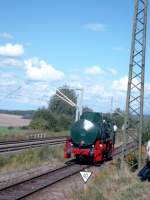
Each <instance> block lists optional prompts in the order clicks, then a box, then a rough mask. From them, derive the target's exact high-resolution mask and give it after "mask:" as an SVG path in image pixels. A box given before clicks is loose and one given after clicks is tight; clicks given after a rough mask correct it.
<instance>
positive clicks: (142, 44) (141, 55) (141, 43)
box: [123, 0, 148, 167]
mask: <svg viewBox="0 0 150 200" xmlns="http://www.w3.org/2000/svg"><path fill="white" fill-rule="evenodd" d="M134 2H135V3H134V19H133V32H132V43H131V54H130V64H129V77H128V88H127V98H126V110H125V111H126V112H125V120H124V127H125V128H124V134H123V135H124V143H123V156H124V154H125V148H126V144H127V142H128V140H129V137H130V138H131V137H132V138H133V139H134V140H136V141H137V142H138V145H139V157H138V166H139V167H140V166H141V145H142V129H143V102H144V72H145V50H146V30H147V7H148V0H134ZM133 126H134V128H136V133H135V134H130V128H133Z"/></svg>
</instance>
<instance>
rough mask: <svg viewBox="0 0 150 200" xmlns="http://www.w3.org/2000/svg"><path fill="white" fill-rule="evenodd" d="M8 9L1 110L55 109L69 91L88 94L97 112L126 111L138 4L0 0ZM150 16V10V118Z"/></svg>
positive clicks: (1, 29)
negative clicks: (61, 92) (60, 91)
mask: <svg viewBox="0 0 150 200" xmlns="http://www.w3.org/2000/svg"><path fill="white" fill-rule="evenodd" d="M0 4H1V6H0V24H1V26H0V90H1V94H0V109H10V110H14V109H22V110H28V109H37V108H39V107H42V106H47V103H48V101H49V99H50V97H51V96H52V95H53V94H54V93H55V91H56V89H57V88H59V87H61V86H63V85H69V86H70V87H72V88H83V89H84V105H86V106H89V107H90V108H92V109H94V110H95V111H100V112H101V111H102V112H108V111H110V110H112V109H113V110H114V109H115V108H116V107H120V108H121V109H124V108H125V99H126V86H127V80H128V78H127V75H128V68H129V57H130V46H131V32H132V19H133V10H134V1H133V0H125V1H120V0H105V1H102V0H38V1H37V0H22V1H20V0H0ZM149 17H150V12H149V13H148V33H147V36H148V37H147V52H146V73H145V76H146V77H145V96H146V98H145V107H144V109H145V111H146V112H147V113H149V112H150V106H149V97H150V96H149V95H150V76H149V74H150V69H149V65H150V61H149V59H148V55H149V53H150V45H149V42H150V38H149V32H150V21H149ZM112 99H113V104H112V103H111V102H112Z"/></svg>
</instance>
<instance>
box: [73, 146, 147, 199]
mask: <svg viewBox="0 0 150 200" xmlns="http://www.w3.org/2000/svg"><path fill="white" fill-rule="evenodd" d="M144 149H145V147H144V148H143V152H144ZM143 165H144V163H143ZM137 173H138V171H134V172H132V171H131V170H130V169H129V166H128V165H127V164H126V166H125V171H124V173H122V171H121V169H120V166H119V165H118V161H117V160H114V161H112V162H111V163H108V164H106V167H104V168H102V169H101V170H100V172H99V173H96V174H95V175H93V178H90V179H89V181H88V183H87V188H86V189H84V188H82V189H81V188H77V189H76V190H74V191H73V192H72V193H71V195H70V199H73V200H91V199H92V200H149V196H150V190H149V182H141V181H140V180H139V178H138V177H137ZM78 190H79V191H78Z"/></svg>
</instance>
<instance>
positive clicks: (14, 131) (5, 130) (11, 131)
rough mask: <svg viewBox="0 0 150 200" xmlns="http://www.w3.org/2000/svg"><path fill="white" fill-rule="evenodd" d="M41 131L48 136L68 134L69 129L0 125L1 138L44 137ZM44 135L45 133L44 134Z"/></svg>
mask: <svg viewBox="0 0 150 200" xmlns="http://www.w3.org/2000/svg"><path fill="white" fill-rule="evenodd" d="M41 133H45V136H46V137H48V136H49V137H50V136H64V135H68V134H69V131H60V132H54V131H42V130H38V131H35V130H32V129H22V128H13V127H11V128H9V127H0V140H15V139H27V138H30V137H33V136H34V137H42V134H41ZM43 137H44V134H43Z"/></svg>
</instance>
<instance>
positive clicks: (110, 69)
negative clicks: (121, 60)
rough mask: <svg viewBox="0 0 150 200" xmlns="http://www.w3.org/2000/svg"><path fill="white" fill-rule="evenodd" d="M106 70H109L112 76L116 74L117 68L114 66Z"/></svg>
mask: <svg viewBox="0 0 150 200" xmlns="http://www.w3.org/2000/svg"><path fill="white" fill-rule="evenodd" d="M108 72H110V73H111V74H112V75H113V76H115V75H117V73H118V72H117V70H116V69H114V68H108Z"/></svg>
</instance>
